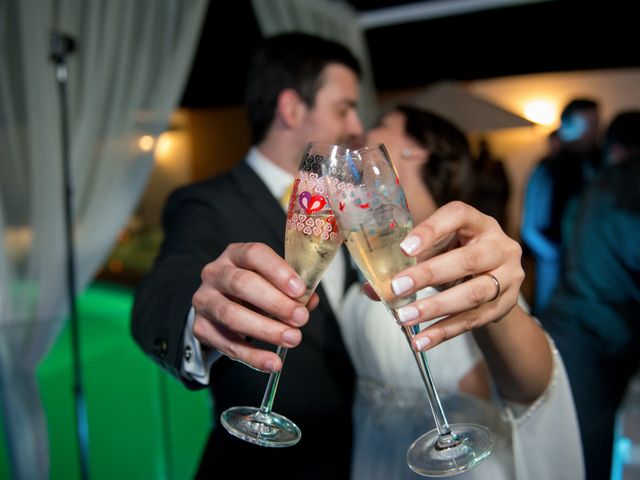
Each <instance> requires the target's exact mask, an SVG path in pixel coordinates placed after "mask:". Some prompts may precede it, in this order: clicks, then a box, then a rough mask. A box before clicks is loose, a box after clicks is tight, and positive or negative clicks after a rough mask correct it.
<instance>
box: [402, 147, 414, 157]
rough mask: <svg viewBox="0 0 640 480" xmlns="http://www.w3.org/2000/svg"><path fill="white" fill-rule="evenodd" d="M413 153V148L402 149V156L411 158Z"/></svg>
mask: <svg viewBox="0 0 640 480" xmlns="http://www.w3.org/2000/svg"><path fill="white" fill-rule="evenodd" d="M412 153H413V150H412V149H410V148H403V149H402V153H401V155H402V158H409V157H410V156H411V154H412Z"/></svg>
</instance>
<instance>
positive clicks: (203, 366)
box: [180, 307, 222, 385]
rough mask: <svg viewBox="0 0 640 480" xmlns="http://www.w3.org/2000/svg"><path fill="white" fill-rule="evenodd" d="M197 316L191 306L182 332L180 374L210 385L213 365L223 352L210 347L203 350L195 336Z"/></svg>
mask: <svg viewBox="0 0 640 480" xmlns="http://www.w3.org/2000/svg"><path fill="white" fill-rule="evenodd" d="M195 316H196V315H195V310H194V308H193V307H191V308H190V309H189V314H188V315H187V324H186V325H185V327H184V332H183V333H182V352H183V353H182V365H181V366H180V374H181V375H182V376H183V377H184V378H186V379H188V380H193V381H195V382H198V383H200V384H202V385H209V372H210V371H211V365H213V362H215V361H216V360H218V359H219V358H220V357H222V354H221V353H220V352H218V351H217V350H209V349H205V351H204V352H203V348H202V345H200V342H199V341H198V340H197V339H196V337H194V336H193V322H194V320H195Z"/></svg>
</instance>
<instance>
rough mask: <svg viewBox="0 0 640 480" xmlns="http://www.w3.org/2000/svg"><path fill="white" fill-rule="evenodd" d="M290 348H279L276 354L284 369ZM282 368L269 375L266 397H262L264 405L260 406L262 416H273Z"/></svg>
mask: <svg viewBox="0 0 640 480" xmlns="http://www.w3.org/2000/svg"><path fill="white" fill-rule="evenodd" d="M288 351H289V349H288V348H285V347H278V349H277V350H276V354H277V355H278V356H279V357H280V360H282V368H284V359H285V357H286V356H287V352H288ZM282 368H281V369H280V370H279V371H277V372H271V374H270V375H269V381H268V382H267V388H266V389H265V391H264V397H262V403H261V404H260V414H262V415H271V409H272V408H273V401H274V400H275V398H276V391H277V390H278V381H279V380H280V373H282Z"/></svg>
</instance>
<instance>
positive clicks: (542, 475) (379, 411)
mask: <svg viewBox="0 0 640 480" xmlns="http://www.w3.org/2000/svg"><path fill="white" fill-rule="evenodd" d="M433 292H435V291H434V290H433V289H425V290H424V291H423V292H421V296H427V295H430V294H432V293H433ZM338 317H339V322H340V327H341V330H342V334H343V338H344V340H345V343H346V346H347V349H348V351H349V354H350V355H351V359H352V361H353V364H354V367H355V369H356V372H357V375H358V384H357V392H356V400H355V403H354V446H353V447H354V448H353V461H352V469H351V474H352V479H357V480H360V479H362V480H376V479H380V480H400V479H416V478H423V477H420V476H419V475H417V474H415V473H414V472H412V471H411V470H410V469H409V467H408V466H407V461H406V452H407V449H408V448H409V446H410V445H411V443H412V442H413V441H414V440H415V439H417V438H418V437H419V436H420V435H422V434H423V433H425V432H427V431H428V430H431V429H433V428H435V425H434V421H433V418H432V416H431V411H430V410H429V405H428V400H427V395H426V391H425V387H424V384H423V383H422V379H421V377H420V374H419V371H418V367H417V365H416V363H415V360H414V357H413V355H412V352H411V351H410V347H409V345H408V344H407V341H406V339H405V337H404V335H403V333H402V331H401V329H400V327H399V326H398V325H397V324H396V323H395V321H394V319H393V318H392V317H391V316H390V314H389V313H388V312H387V310H386V309H385V307H384V306H383V305H382V304H381V303H380V302H373V301H371V300H369V299H368V298H366V297H365V296H364V295H363V294H362V293H361V292H360V287H359V286H358V285H354V286H352V287H351V288H350V290H349V292H348V293H347V295H346V296H345V299H344V303H343V306H342V309H341V312H340V315H338ZM552 347H553V345H552ZM553 352H554V370H553V377H552V381H551V383H550V385H549V387H548V389H547V391H546V392H545V393H544V394H543V395H542V396H541V397H540V398H539V399H538V400H537V401H536V402H534V403H533V404H532V405H530V406H529V407H528V408H527V407H522V406H519V405H514V404H512V403H510V404H507V403H506V402H504V401H502V400H501V399H500V398H499V397H498V396H497V394H495V395H494V397H495V398H494V400H493V401H492V402H489V401H483V400H480V399H476V398H471V397H468V396H463V395H462V394H460V393H458V392H457V389H458V382H459V380H460V379H461V378H462V377H463V376H464V375H465V374H466V373H467V372H468V371H469V370H470V369H471V368H472V367H473V366H474V365H475V364H476V362H477V361H478V360H479V359H480V358H481V353H480V351H479V349H478V347H477V346H476V344H475V342H474V340H473V337H472V335H471V334H464V335H461V336H459V337H456V338H454V339H451V340H449V341H447V342H445V343H443V344H441V345H438V346H436V347H435V348H433V349H432V350H429V351H428V353H427V357H428V359H429V367H430V370H431V373H432V375H433V378H434V382H435V385H436V388H437V390H438V392H439V394H440V397H441V400H442V403H443V408H444V411H445V414H446V416H447V420H448V421H449V423H459V422H470V423H477V424H480V425H484V426H486V427H488V428H489V429H490V430H491V432H492V434H493V436H494V439H495V442H496V443H495V446H494V449H493V453H492V454H491V456H490V457H489V458H488V459H487V460H485V461H484V462H482V463H481V464H480V465H478V466H477V467H475V468H473V469H472V470H469V471H467V472H464V473H462V474H460V475H459V476H457V477H456V478H458V479H460V480H469V479H474V480H475V479H486V480H525V479H526V480H554V479H562V480H572V479H582V478H583V477H584V467H583V462H582V451H581V446H580V437H579V431H578V424H577V420H576V414H575V410H574V406H573V400H572V397H571V392H570V389H569V383H568V380H567V376H566V373H565V370H564V366H563V364H562V361H561V359H560V356H559V354H558V352H557V351H556V349H555V347H553Z"/></svg>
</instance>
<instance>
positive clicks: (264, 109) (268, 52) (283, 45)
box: [245, 33, 360, 145]
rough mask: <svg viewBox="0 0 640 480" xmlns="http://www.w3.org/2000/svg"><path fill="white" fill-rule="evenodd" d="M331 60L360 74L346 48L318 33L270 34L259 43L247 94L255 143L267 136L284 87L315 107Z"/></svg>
mask: <svg viewBox="0 0 640 480" xmlns="http://www.w3.org/2000/svg"><path fill="white" fill-rule="evenodd" d="M331 63H338V64H341V65H344V66H346V67H348V68H350V69H351V70H353V72H354V73H355V74H356V75H357V76H358V77H359V76H360V65H359V63H358V60H357V59H356V58H355V57H354V56H353V54H352V53H351V52H350V51H349V50H348V49H347V48H345V47H344V46H342V45H340V44H338V43H335V42H332V41H329V40H324V39H322V38H319V37H313V36H310V35H306V34H303V33H286V34H282V35H278V36H275V37H270V38H267V39H266V40H265V41H264V42H263V43H262V44H261V45H260V46H259V47H258V49H257V50H256V51H255V52H254V54H253V57H252V59H251V63H250V65H249V72H248V77H247V85H246V95H245V101H246V105H247V112H248V115H249V122H250V124H251V141H252V143H253V144H254V145H255V144H257V143H260V142H261V141H262V140H263V139H264V137H265V135H266V133H267V130H268V129H269V126H270V125H271V122H272V121H273V118H274V115H275V111H276V105H277V101H278V95H280V92H282V91H283V90H285V89H287V88H291V89H293V90H295V91H296V92H298V95H300V98H301V99H302V100H303V101H304V102H305V103H306V104H307V106H309V108H313V106H314V102H315V97H316V93H317V92H318V90H319V89H320V87H321V86H322V81H323V79H322V78H321V76H320V75H321V73H322V71H323V70H324V68H325V67H326V66H327V65H328V64H331Z"/></svg>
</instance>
